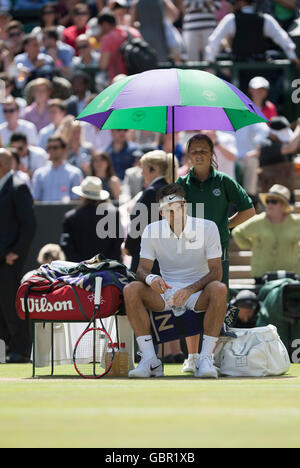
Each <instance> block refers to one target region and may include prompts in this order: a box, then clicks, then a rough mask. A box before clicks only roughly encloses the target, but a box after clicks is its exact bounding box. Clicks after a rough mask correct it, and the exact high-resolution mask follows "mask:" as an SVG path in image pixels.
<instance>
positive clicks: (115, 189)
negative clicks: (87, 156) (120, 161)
mask: <svg viewBox="0 0 300 468" xmlns="http://www.w3.org/2000/svg"><path fill="white" fill-rule="evenodd" d="M90 173H91V175H92V176H96V177H99V179H101V181H102V186H103V189H104V190H106V191H107V192H108V193H109V198H110V199H111V200H113V201H117V200H119V197H120V195H121V189H122V184H121V181H120V179H119V177H117V176H116V175H115V171H114V167H113V164H112V160H111V158H110V156H109V154H108V153H107V152H106V151H103V150H100V151H95V152H94V154H93V155H92V159H91V164H90Z"/></svg>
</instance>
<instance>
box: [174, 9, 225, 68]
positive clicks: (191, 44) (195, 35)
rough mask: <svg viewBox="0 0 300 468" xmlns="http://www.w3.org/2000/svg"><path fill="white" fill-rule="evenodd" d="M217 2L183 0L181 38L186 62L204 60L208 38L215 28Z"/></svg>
mask: <svg viewBox="0 0 300 468" xmlns="http://www.w3.org/2000/svg"><path fill="white" fill-rule="evenodd" d="M220 6H221V2H220V1H219V0H217V1H216V0H209V1H208V2H204V1H202V0H196V1H195V0H184V16H183V25H182V30H183V31H182V36H183V40H184V43H185V47H186V51H187V60H189V61H193V62H198V61H199V60H204V55H205V48H206V46H207V43H208V38H209V37H210V35H211V34H212V33H213V31H214V29H215V28H216V26H217V20H216V13H217V11H218V9H219V8H220Z"/></svg>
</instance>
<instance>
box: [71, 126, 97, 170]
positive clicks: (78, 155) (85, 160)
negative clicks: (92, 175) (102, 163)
mask: <svg viewBox="0 0 300 468" xmlns="http://www.w3.org/2000/svg"><path fill="white" fill-rule="evenodd" d="M65 141H67V142H68V143H67V158H68V160H69V163H70V164H72V165H73V166H76V167H78V168H79V169H81V171H82V172H83V174H87V173H88V171H89V168H90V162H91V157H92V154H93V148H92V145H91V143H88V142H87V141H85V140H84V136H83V132H82V123H81V122H79V121H78V120H73V121H70V127H69V138H66V139H65Z"/></svg>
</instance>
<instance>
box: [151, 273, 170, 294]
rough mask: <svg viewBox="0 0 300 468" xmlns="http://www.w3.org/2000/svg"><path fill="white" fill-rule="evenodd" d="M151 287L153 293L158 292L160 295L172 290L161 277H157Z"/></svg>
mask: <svg viewBox="0 0 300 468" xmlns="http://www.w3.org/2000/svg"><path fill="white" fill-rule="evenodd" d="M150 287H151V288H152V289H153V291H156V292H157V293H158V294H164V293H165V292H166V290H167V289H172V287H171V286H168V285H167V283H165V282H164V280H163V279H162V277H161V276H157V277H156V278H154V279H153V280H152V282H151V285H150Z"/></svg>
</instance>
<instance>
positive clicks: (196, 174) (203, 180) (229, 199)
mask: <svg viewBox="0 0 300 468" xmlns="http://www.w3.org/2000/svg"><path fill="white" fill-rule="evenodd" d="M217 145H218V142H216V144H215V145H214V144H213V142H212V140H211V139H210V138H209V137H208V136H207V135H204V134H200V133H198V134H195V135H193V136H192V137H191V138H190V139H189V141H188V143H187V149H186V153H187V155H188V156H189V158H190V161H191V164H192V167H191V169H190V171H189V172H188V174H187V175H186V176H184V177H179V178H178V180H177V183H178V184H180V185H181V186H182V187H183V188H184V190H185V194H186V201H187V202H188V203H190V204H191V205H192V213H191V215H192V216H194V217H197V215H198V216H199V217H201V216H204V218H205V219H208V220H210V221H214V222H215V223H216V225H217V226H218V229H219V233H220V238H221V246H222V252H223V257H222V265H223V282H224V283H225V284H226V285H228V281H229V261H228V247H229V239H230V231H229V230H230V229H232V228H234V227H235V226H238V225H239V224H241V223H243V222H244V221H246V220H247V219H249V218H251V217H252V216H254V215H255V210H254V208H253V204H252V201H251V199H250V197H249V196H248V195H247V193H246V191H245V190H244V189H243V188H242V187H241V186H240V185H239V184H238V183H237V182H236V181H235V180H234V179H232V178H231V177H229V176H228V175H226V174H224V173H223V172H219V171H218V170H217V163H216V160H215V157H214V149H215V148H217ZM201 204H202V205H201ZM231 204H232V205H234V206H235V207H236V210H237V211H236V213H235V214H234V215H233V216H231V217H230V218H229V208H230V205H231ZM203 210H204V211H203ZM186 341H187V347H188V353H189V357H188V359H187V361H186V362H185V364H184V366H183V369H182V371H183V372H193V371H194V369H195V362H196V359H197V358H198V356H199V355H198V348H199V335H198V336H193V337H189V338H187V339H186Z"/></svg>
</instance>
